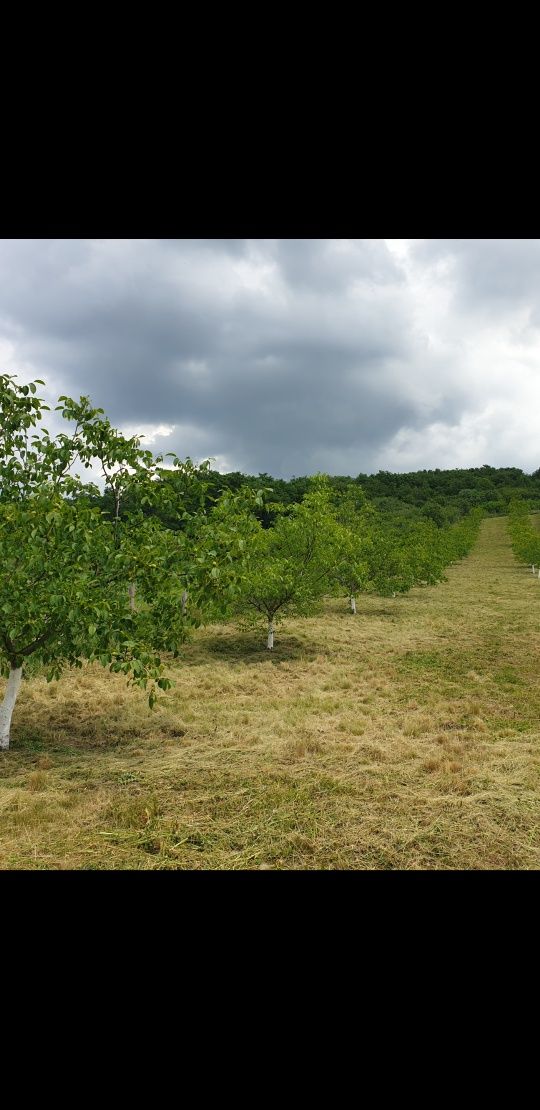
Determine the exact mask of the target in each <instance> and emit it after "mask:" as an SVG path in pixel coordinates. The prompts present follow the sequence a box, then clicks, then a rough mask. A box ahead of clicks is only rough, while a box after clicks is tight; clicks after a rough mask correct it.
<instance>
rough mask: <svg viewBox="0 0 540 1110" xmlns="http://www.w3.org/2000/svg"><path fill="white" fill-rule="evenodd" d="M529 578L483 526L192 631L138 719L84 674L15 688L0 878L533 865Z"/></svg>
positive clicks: (534, 691)
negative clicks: (254, 613) (309, 603)
mask: <svg viewBox="0 0 540 1110" xmlns="http://www.w3.org/2000/svg"><path fill="white" fill-rule="evenodd" d="M539 619H540V582H539V581H538V579H537V578H536V579H535V578H533V576H532V574H531V573H530V571H529V572H527V570H526V569H525V568H523V567H520V566H518V564H517V563H516V562H515V560H514V558H513V556H512V553H511V550H510V546H509V542H508V538H507V534H506V527H505V521H503V520H500V519H493V520H486V521H485V522H484V524H483V526H482V532H481V537H480V540H479V542H478V544H477V547H476V549H475V550H474V552H473V553H472V554H471V555H470V556H469V558H468V559H466V560H464V561H463V562H462V563H461V564H459V565H457V566H455V567H452V568H451V569H450V570H449V572H448V581H447V582H445V583H443V584H442V585H441V586H438V587H434V588H429V589H423V590H422V589H418V590H413V591H412V592H411V593H410V594H409V595H408V596H407V597H402V598H395V599H389V600H381V599H377V598H368V599H365V600H363V601H362V602H361V603H360V605H359V612H358V615H357V616H356V617H353V616H352V615H350V614H349V613H348V610H347V605H346V602H345V600H335V599H331V600H328V601H327V603H326V604H325V609H324V613H322V614H321V615H320V616H319V617H317V618H314V619H310V620H298V621H288V622H287V624H286V625H285V626H284V627H283V628H282V629H280V630H279V632H278V634H277V636H276V648H275V651H274V654H273V656H270V655H269V653H268V652H267V651H266V649H265V635H264V631H263V630H261V634H260V636H259V637H257V636H255V635H254V634H253V633H247V634H246V633H243V632H241V631H240V630H239V629H238V628H236V627H235V626H233V625H230V626H215V627H211V628H208V629H206V630H204V631H202V632H199V633H198V634H197V636H196V638H195V640H194V641H193V642H192V643H191V644H190V645H188V646H187V648H186V649H185V652H184V658H183V660H182V661H181V662H180V663H179V664H173V663H171V672H173V673H174V677H175V679H176V685H175V687H174V688H173V690H172V691H171V692H170V693H169V694H167V695H166V696H165V697H164V698H163V699H162V701H161V703H160V704H159V705H158V707H157V708H156V709H155V710H154V711H153V712H150V711H149V709H148V707H147V703H146V701H145V699H144V696H143V695H142V694H141V693H140V692H139V691H135V690H130V689H128V688H126V686H125V683H124V682H123V680H122V679H121V678H119V677H117V676H113V675H109V674H108V673H107V672H103V671H102V670H101V669H100V668H99V667H87V668H86V669H85V670H83V671H82V672H75V673H69V674H66V675H65V677H64V678H63V679H62V680H61V681H60V682H59V683H52V684H50V685H48V684H47V683H46V682H45V679H44V677H42V676H40V675H38V676H35V677H33V678H30V679H29V680H28V681H27V682H25V683H24V685H23V689H22V691H21V695H20V699H19V702H18V705H17V708H16V712H15V716H14V726H13V742H12V749H11V751H10V752H8V753H2V754H1V755H0V867H2V868H3V869H13V868H21V869H64V868H68V869H134V870H141V869H142V870H145V869H179V870H182V869H184V870H186V869H201V868H203V869H229V870H231V869H234V870H236V869H336V868H342V869H367V870H370V869H404V870H409V869H413V870H418V869H516V868H518V869H532V868H535V869H536V868H538V867H539V866H540V844H539V840H540V820H539V818H540V793H539V790H538V786H539V770H540V760H539V751H540V749H539V743H538V741H539V734H540V728H539V710H540V668H539V664H540V640H539V636H538V631H539Z"/></svg>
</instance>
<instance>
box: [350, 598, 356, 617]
mask: <svg viewBox="0 0 540 1110" xmlns="http://www.w3.org/2000/svg"><path fill="white" fill-rule="evenodd" d="M351 613H353V615H354V616H356V598H355V597H353V596H352V595H351Z"/></svg>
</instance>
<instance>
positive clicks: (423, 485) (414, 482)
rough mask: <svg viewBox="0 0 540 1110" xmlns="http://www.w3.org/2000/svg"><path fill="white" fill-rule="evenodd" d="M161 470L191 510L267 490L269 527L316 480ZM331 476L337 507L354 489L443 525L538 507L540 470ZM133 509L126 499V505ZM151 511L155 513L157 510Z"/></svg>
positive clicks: (108, 501) (393, 510)
mask: <svg viewBox="0 0 540 1110" xmlns="http://www.w3.org/2000/svg"><path fill="white" fill-rule="evenodd" d="M163 474H164V481H166V482H167V483H171V484H172V485H173V487H175V488H176V490H177V492H178V495H179V497H180V498H181V499H182V500H183V501H184V503H185V506H186V509H188V510H189V511H193V509H194V508H195V504H196V503H198V504H199V505H204V506H206V508H208V509H209V508H210V507H211V506H212V505H213V504H214V502H215V500H216V498H217V497H219V495H220V494H221V493H222V492H223V491H224V490H230V491H231V492H233V493H236V492H238V491H239V490H240V489H241V488H242V487H248V488H249V489H255V490H260V489H264V490H265V491H266V493H265V497H264V502H265V507H264V508H259V509H257V510H255V511H256V514H257V516H258V517H259V519H260V520H261V521H262V523H263V524H264V525H265V526H266V527H268V526H270V525H271V524H272V523H273V522H274V520H275V513H274V512H273V510H272V502H278V503H280V504H281V505H284V506H287V505H293V504H299V503H300V502H302V501H303V499H304V497H305V495H306V494H307V493H308V492H310V490H311V489H312V488H313V479H312V478H310V477H309V476H304V477H301V478H290V479H289V480H285V479H283V478H274V477H272V475H271V474H257V475H246V474H242V473H241V472H240V471H233V472H231V473H229V474H220V473H219V472H218V471H217V470H211V469H209V468H204V469H203V470H202V471H196V468H195V470H194V473H193V478H192V479H191V480H186V477H185V475H182V474H180V473H178V472H175V471H164V472H163ZM327 480H328V482H329V484H330V486H331V488H332V490H333V491H334V494H335V500H336V504H338V505H339V503H340V502H342V501H343V500H350V497H351V493H352V494H353V495H354V494H355V495H356V497H357V498H358V500H359V501H361V500H362V498H367V500H368V501H370V502H371V503H372V504H373V505H374V506H375V508H377V509H379V510H380V511H382V512H387V513H390V514H392V516H394V517H397V516H400V517H405V518H406V517H408V518H417V517H424V518H427V519H428V520H432V521H434V523H435V524H437V525H438V526H439V527H445V526H446V525H449V524H452V523H454V522H455V521H457V520H459V519H460V518H461V517H463V516H464V515H465V514H466V513H468V512H469V511H470V510H471V509H473V508H481V509H483V510H484V512H485V513H487V514H488V515H490V516H498V515H504V514H506V513H508V510H509V506H510V504H511V502H512V501H514V500H515V499H516V498H519V499H521V500H522V501H524V502H526V503H527V504H528V505H529V506H530V509H531V510H540V469H539V470H536V471H535V472H534V473H533V474H525V473H524V472H523V470H519V469H518V468H517V467H500V468H497V467H493V466H482V467H474V468H471V469H469V470H418V471H414V472H413V473H411V474H392V473H390V471H387V470H380V471H379V473H378V474H358V475H357V476H356V477H354V478H352V477H348V476H345V475H334V476H329V477H328V479H327ZM99 500H100V503H101V505H102V507H103V509H105V510H111V511H112V498H111V494H110V493H109V492H108V491H105V494H104V496H103V497H102V498H100V499H99ZM129 507H130V506H129V504H127V503H126V502H124V504H123V506H122V508H123V509H124V510H126V509H128V508H129ZM148 511H149V512H150V513H152V514H153V513H155V511H156V510H153V509H149V510H148ZM158 515H160V516H162V514H161V513H159V514H158ZM164 523H167V521H166V520H164ZM171 526H172V527H176V528H177V527H178V520H176V521H175V522H174V523H173V521H171Z"/></svg>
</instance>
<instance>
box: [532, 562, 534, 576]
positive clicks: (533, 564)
mask: <svg viewBox="0 0 540 1110" xmlns="http://www.w3.org/2000/svg"><path fill="white" fill-rule="evenodd" d="M532 570H533V574H534V563H533V565H532Z"/></svg>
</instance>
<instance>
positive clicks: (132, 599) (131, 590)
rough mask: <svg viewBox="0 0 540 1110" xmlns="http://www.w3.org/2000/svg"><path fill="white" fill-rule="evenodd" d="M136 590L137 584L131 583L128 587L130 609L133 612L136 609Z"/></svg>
mask: <svg viewBox="0 0 540 1110" xmlns="http://www.w3.org/2000/svg"><path fill="white" fill-rule="evenodd" d="M136 589H137V584H136V583H135V582H130V583H129V586H128V594H129V607H130V609H131V610H133V609H134V608H135V591H136Z"/></svg>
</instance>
